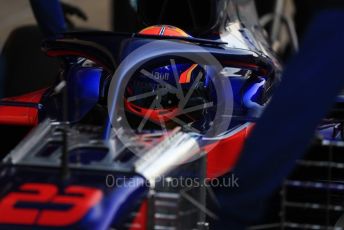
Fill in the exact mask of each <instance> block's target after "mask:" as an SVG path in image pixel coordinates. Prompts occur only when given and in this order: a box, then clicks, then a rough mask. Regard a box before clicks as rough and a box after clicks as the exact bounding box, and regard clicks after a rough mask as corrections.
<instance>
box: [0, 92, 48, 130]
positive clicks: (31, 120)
mask: <svg viewBox="0 0 344 230" xmlns="http://www.w3.org/2000/svg"><path fill="white" fill-rule="evenodd" d="M45 91H46V89H42V90H38V91H35V92H32V93H28V94H25V95H22V96H18V97H10V98H4V99H2V101H8V102H22V103H23V102H24V103H39V102H40V101H41V98H42V96H43V94H44V93H45ZM37 123H38V109H37V108H32V107H22V106H0V124H3V125H22V126H34V125H37Z"/></svg>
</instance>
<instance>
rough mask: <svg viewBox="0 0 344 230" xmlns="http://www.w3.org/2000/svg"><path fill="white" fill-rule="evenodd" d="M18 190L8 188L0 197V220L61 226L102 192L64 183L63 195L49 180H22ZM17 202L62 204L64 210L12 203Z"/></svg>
mask: <svg viewBox="0 0 344 230" xmlns="http://www.w3.org/2000/svg"><path fill="white" fill-rule="evenodd" d="M20 190H21V191H20V192H11V193H9V194H8V195H7V196H5V197H4V198H3V199H2V200H1V201H0V223H1V224H27V225H34V224H36V225H40V226H56V227H63V226H68V225H71V224H74V223H76V222H77V221H79V220H80V219H82V218H83V217H84V216H85V215H86V214H87V212H88V211H89V210H90V209H91V208H92V207H93V206H94V205H96V204H97V203H98V202H99V201H100V200H101V199H102V196H103V193H102V191H101V190H99V189H96V188H90V187H83V186H73V185H71V186H68V187H67V188H66V189H65V190H64V195H59V194H58V188H57V187H56V186H55V185H53V184H41V183H26V184H23V185H22V186H20ZM19 202H30V203H41V204H42V203H43V204H47V203H49V204H65V205H71V208H69V209H68V210H64V211H61V210H40V209H34V208H18V207H15V206H16V204H18V203H19Z"/></svg>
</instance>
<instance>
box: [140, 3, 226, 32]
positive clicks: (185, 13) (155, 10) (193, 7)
mask: <svg viewBox="0 0 344 230" xmlns="http://www.w3.org/2000/svg"><path fill="white" fill-rule="evenodd" d="M224 2H225V1H224V0H137V5H136V7H137V12H138V15H139V18H140V21H141V22H142V24H143V25H145V26H151V25H162V24H165V25H173V26H176V27H179V28H181V29H183V30H185V31H187V32H188V33H190V34H192V35H201V34H206V33H209V32H211V31H212V30H214V29H215V28H216V27H217V25H218V23H219V17H220V16H221V15H222V14H221V12H219V11H223V10H225V7H224V5H223V4H224Z"/></svg>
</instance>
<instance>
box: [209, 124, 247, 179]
mask: <svg viewBox="0 0 344 230" xmlns="http://www.w3.org/2000/svg"><path fill="white" fill-rule="evenodd" d="M253 127H254V125H253V124H252V125H250V126H248V127H247V128H244V129H242V130H240V131H239V132H237V133H235V134H234V135H232V136H230V137H228V138H226V139H223V140H221V141H219V142H217V143H215V144H211V145H208V146H206V147H205V151H206V152H207V153H208V154H207V178H210V179H213V178H216V177H219V176H222V175H223V174H225V173H227V172H229V171H230V170H231V169H232V168H233V167H234V165H235V164H236V162H237V160H238V159H239V156H240V153H241V151H242V149H243V147H244V143H245V140H246V138H247V137H248V135H249V134H250V133H251V131H252V129H253Z"/></svg>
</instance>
